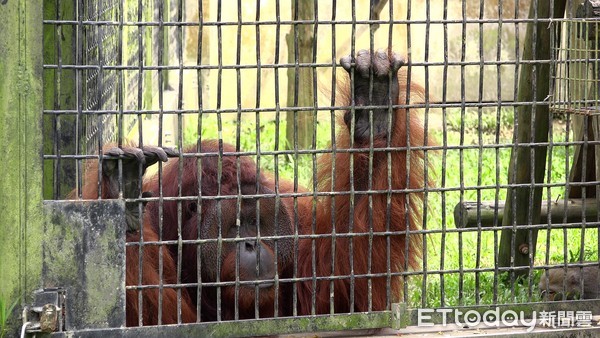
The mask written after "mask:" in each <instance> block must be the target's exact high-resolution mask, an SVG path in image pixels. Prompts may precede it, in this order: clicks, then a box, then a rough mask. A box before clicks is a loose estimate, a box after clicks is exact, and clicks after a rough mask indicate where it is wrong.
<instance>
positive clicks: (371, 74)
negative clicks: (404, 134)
mask: <svg viewBox="0 0 600 338" xmlns="http://www.w3.org/2000/svg"><path fill="white" fill-rule="evenodd" d="M372 17H373V6H369V19H370V18H372ZM374 32H375V29H374V27H373V24H372V23H369V56H370V58H371V60H370V62H371V65H373V62H374V57H375V46H374V44H375V42H374V40H375V39H374V37H373V33H374ZM373 68H374V67H372V66H370V67H369V104H370V105H371V104H372V102H373V82H374V81H375V73H374V69H373ZM373 134H374V133H373V109H369V149H368V152H369V164H368V171H367V172H368V175H367V176H368V178H367V191H369V193H368V194H367V196H366V197H367V200H368V210H367V211H368V213H367V215H368V220H367V221H368V222H369V224H368V225H369V233H368V234H367V239H368V246H367V248H368V249H367V251H368V255H367V275H368V277H367V295H368V301H369V304H368V307H367V309H368V311H369V312H371V311H372V309H373V279H372V277H371V273H372V268H373V194H371V193H370V192H371V191H372V190H373V157H374V155H375V152H374V149H373V147H374V145H373ZM361 150H362V149H361ZM361 193H362V194H364V191H361ZM363 198H364V195H363ZM350 250H351V251H354V250H353V248H350Z"/></svg>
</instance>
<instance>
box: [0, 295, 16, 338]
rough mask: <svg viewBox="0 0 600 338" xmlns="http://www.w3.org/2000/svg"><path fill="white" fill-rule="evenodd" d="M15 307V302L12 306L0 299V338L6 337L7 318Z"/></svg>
mask: <svg viewBox="0 0 600 338" xmlns="http://www.w3.org/2000/svg"><path fill="white" fill-rule="evenodd" d="M15 306H17V301H16V300H15V301H14V302H12V304H9V302H8V301H7V300H6V299H4V298H3V297H0V338H4V336H5V335H6V332H7V330H8V328H7V324H8V318H9V317H10V315H11V313H12V312H13V310H14V308H15Z"/></svg>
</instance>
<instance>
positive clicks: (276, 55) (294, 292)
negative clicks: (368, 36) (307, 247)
mask: <svg viewBox="0 0 600 338" xmlns="http://www.w3.org/2000/svg"><path fill="white" fill-rule="evenodd" d="M256 6H257V7H259V6H260V4H257V5H256ZM280 14H281V9H280V5H279V1H276V2H275V21H276V23H275V53H274V59H273V60H274V61H273V63H274V64H275V68H274V69H273V71H274V73H275V76H274V77H275V80H274V82H275V140H274V141H275V147H274V149H273V150H274V153H275V154H274V158H273V162H274V167H275V173H274V177H275V189H276V190H275V193H278V191H279V190H278V189H279V155H278V152H279V142H280V140H279V128H280V122H281V104H280V100H279V62H280V60H279V57H280V55H279V43H280V34H281V17H280ZM257 16H258V12H257ZM257 58H259V55H258V54H257ZM257 64H258V63H257ZM257 88H261V87H259V86H257ZM257 95H258V94H257ZM257 98H258V96H257ZM256 104H257V105H259V104H260V100H257V103H256ZM297 191H298V187H297V186H296V185H294V192H297ZM293 202H294V203H293V204H294V215H293V217H294V246H293V247H294V254H293V257H299V256H298V255H299V253H298V197H297V196H294V197H293ZM293 264H294V267H293V272H292V278H293V279H294V282H293V283H292V315H293V316H297V315H298V293H297V290H298V285H297V282H296V281H295V280H296V278H297V277H298V260H297V259H294V263H293ZM275 276H276V278H277V279H278V277H277V274H276V275H275ZM278 288H279V286H278V283H277V282H276V284H275V291H276V292H277V290H278ZM275 301H276V304H277V298H276V299H275ZM275 310H276V311H278V307H276V308H275Z"/></svg>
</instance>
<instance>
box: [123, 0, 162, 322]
mask: <svg viewBox="0 0 600 338" xmlns="http://www.w3.org/2000/svg"><path fill="white" fill-rule="evenodd" d="M142 2H143V0H138V4H137V22H138V23H140V22H142V21H143V17H142ZM137 27H138V81H137V84H138V100H137V107H136V109H137V110H138V111H141V110H142V107H143V106H142V104H143V101H142V100H143V96H142V92H143V84H144V69H143V67H144V40H143V38H144V37H143V36H144V31H145V29H144V26H137ZM137 119H138V135H139V146H140V147H142V146H143V138H142V135H143V129H142V120H143V119H142V115H141V114H140V113H138V114H137ZM118 132H119V138H118V144H122V134H121V130H119V131H118ZM161 210H162V201H160V206H159V214H160V213H161ZM158 224H159V232H158V237H159V240H160V238H162V237H161V236H162V222H161V221H160V218H159V223H158ZM138 257H139V259H138V285H142V276H143V269H142V267H143V257H144V232H143V231H140V241H139V246H138ZM137 295H138V309H139V311H138V324H139V325H140V326H142V325H143V324H144V319H143V318H144V316H143V312H144V302H143V297H142V290H141V289H138V292H137Z"/></svg>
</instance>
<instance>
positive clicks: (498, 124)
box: [492, 1, 518, 304]
mask: <svg viewBox="0 0 600 338" xmlns="http://www.w3.org/2000/svg"><path fill="white" fill-rule="evenodd" d="M515 6H516V7H518V3H515ZM503 19H504V13H503V10H502V2H501V1H498V34H497V38H496V61H497V62H498V64H497V65H496V95H497V98H498V106H497V108H496V130H495V138H494V143H495V144H497V145H499V144H500V127H501V115H502V109H503V106H502V65H501V64H500V61H501V60H502V27H503V25H502V21H503ZM515 25H518V24H515ZM494 151H495V155H496V161H495V167H496V176H495V179H494V181H495V182H496V187H495V189H494V224H493V226H494V228H495V227H497V226H499V225H501V224H499V221H498V205H499V200H500V171H501V169H500V147H495V148H494ZM498 244H499V239H498V230H494V250H493V251H494V253H493V254H494V276H493V290H492V302H493V303H494V304H497V303H498V275H499V273H498Z"/></svg>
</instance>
